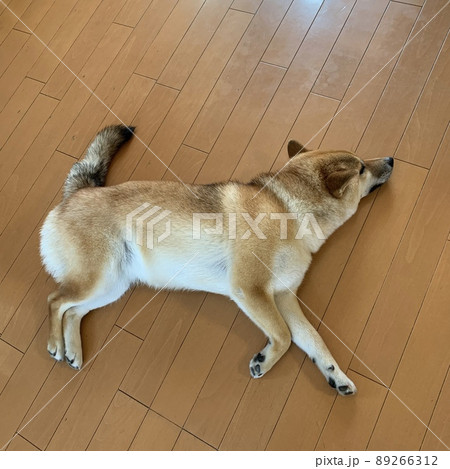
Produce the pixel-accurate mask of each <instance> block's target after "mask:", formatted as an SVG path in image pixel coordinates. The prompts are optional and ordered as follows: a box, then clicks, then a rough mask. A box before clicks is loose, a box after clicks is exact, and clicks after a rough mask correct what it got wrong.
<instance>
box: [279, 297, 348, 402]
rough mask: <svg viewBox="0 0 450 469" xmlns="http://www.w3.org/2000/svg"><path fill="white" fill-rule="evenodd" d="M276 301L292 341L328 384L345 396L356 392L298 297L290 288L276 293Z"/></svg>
mask: <svg viewBox="0 0 450 469" xmlns="http://www.w3.org/2000/svg"><path fill="white" fill-rule="evenodd" d="M275 302H276V304H277V306H278V309H279V310H280V312H281V314H282V316H283V318H284V319H285V321H286V322H287V324H288V326H289V329H290V331H291V334H292V341H293V342H294V343H295V344H296V345H298V346H299V347H300V348H301V349H302V350H303V351H305V352H306V353H307V354H308V356H309V357H310V358H311V360H312V361H313V363H315V364H316V365H317V367H318V368H319V370H320V371H321V372H322V374H323V375H324V376H325V378H326V379H327V381H328V384H329V385H330V386H331V387H332V388H335V389H336V390H337V391H338V393H339V394H341V395H343V396H347V395H350V394H354V393H355V392H356V386H355V385H354V384H353V382H352V381H351V380H350V379H349V378H348V377H347V376H346V375H345V373H344V372H343V371H342V370H341V369H340V368H339V366H338V364H337V363H336V360H335V359H334V358H333V356H332V355H331V353H330V351H329V350H328V347H327V346H326V345H325V342H324V341H323V339H322V337H320V335H319V333H318V332H317V331H316V329H315V328H314V327H313V326H312V325H311V323H310V322H309V321H308V319H306V317H305V315H304V314H303V311H302V309H301V308H300V305H299V304H298V300H297V297H296V296H295V295H294V294H293V293H292V292H291V291H289V290H288V291H284V292H280V293H278V294H276V295H275Z"/></svg>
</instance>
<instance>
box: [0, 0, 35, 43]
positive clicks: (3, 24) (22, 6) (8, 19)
mask: <svg viewBox="0 0 450 469" xmlns="http://www.w3.org/2000/svg"><path fill="white" fill-rule="evenodd" d="M5 3H6V4H7V6H8V8H6V7H5V9H4V10H3V11H2V12H1V15H0V43H1V42H3V40H4V39H5V37H6V36H7V35H8V34H9V33H10V31H11V29H12V28H13V27H14V25H15V24H16V22H17V17H20V16H21V15H23V13H24V12H25V11H26V9H27V8H28V6H29V5H30V3H31V0H12V1H10V2H5ZM11 12H12V13H11Z"/></svg>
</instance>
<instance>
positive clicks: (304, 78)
mask: <svg viewBox="0 0 450 469" xmlns="http://www.w3.org/2000/svg"><path fill="white" fill-rule="evenodd" d="M353 3H354V0H338V1H327V2H326V3H325V4H324V8H322V9H321V10H320V12H319V14H318V15H317V18H316V20H315V21H314V23H313V25H312V27H311V29H310V30H309V32H308V34H307V35H306V37H305V39H304V41H303V43H302V45H301V46H300V48H299V50H298V52H297V54H296V56H295V58H294V60H293V62H292V64H291V66H290V67H289V70H288V71H287V73H286V75H285V76H284V79H283V81H282V82H281V84H280V86H279V88H278V90H277V92H276V94H275V96H274V98H273V100H272V102H271V103H270V106H269V108H268V109H267V111H266V113H265V115H264V117H263V119H262V120H261V123H260V125H259V126H258V129H257V130H256V132H255V134H254V135H253V137H252V140H251V141H250V143H249V145H248V146H247V149H246V151H245V153H244V155H243V156H242V158H241V160H240V162H239V165H238V166H237V168H236V170H235V172H234V174H233V177H235V178H237V179H240V180H247V179H248V178H249V177H250V175H253V174H254V173H255V171H256V168H257V171H266V170H269V169H270V167H271V166H272V164H273V162H274V159H275V157H276V155H277V154H278V152H279V151H280V148H281V145H282V144H283V143H284V141H285V139H286V136H287V134H288V132H289V130H290V128H291V127H292V125H293V123H294V122H295V119H296V118H297V116H298V114H299V112H300V110H301V108H302V107H303V104H304V103H305V101H306V99H307V97H308V94H309V92H310V90H311V87H312V86H313V84H314V81H315V80H316V78H317V76H318V74H319V72H320V70H321V68H322V66H323V64H324V62H325V60H326V58H327V56H328V54H329V51H330V50H331V48H332V47H333V44H334V42H335V40H336V38H337V36H338V34H339V32H340V30H341V29H342V26H343V24H344V23H345V20H346V19H347V17H348V15H349V14H350V10H351V7H352V5H353ZM325 6H326V8H325ZM293 93H295V100H293V99H292V96H293Z"/></svg>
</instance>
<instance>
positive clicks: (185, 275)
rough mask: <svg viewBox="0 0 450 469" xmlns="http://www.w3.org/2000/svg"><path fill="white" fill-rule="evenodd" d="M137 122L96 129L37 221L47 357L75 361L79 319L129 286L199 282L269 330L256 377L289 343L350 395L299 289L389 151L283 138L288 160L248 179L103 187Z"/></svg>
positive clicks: (253, 364) (386, 166)
mask: <svg viewBox="0 0 450 469" xmlns="http://www.w3.org/2000/svg"><path fill="white" fill-rule="evenodd" d="M133 132H134V128H133V127H126V126H121V125H117V126H110V127H107V128H105V129H103V130H102V131H101V132H99V133H98V134H97V136H96V137H95V139H94V141H93V142H92V143H91V145H90V146H89V148H88V150H87V153H86V155H85V157H84V159H83V160H81V161H80V162H78V163H75V165H74V166H73V168H72V169H71V171H70V172H69V175H68V177H67V179H66V182H65V185H64V195H63V200H62V202H61V203H60V204H59V205H58V206H57V207H56V208H54V209H53V210H52V211H51V212H50V213H49V215H48V216H47V219H46V220H45V222H44V225H43V227H42V230H41V255H42V259H43V263H44V265H45V267H46V269H47V271H48V272H49V273H50V274H51V275H52V276H53V277H54V279H55V280H56V281H57V282H58V283H59V288H58V290H57V291H55V292H54V293H52V294H51V295H50V296H49V299H48V303H49V318H50V321H49V323H50V336H49V340H48V351H49V353H50V354H51V356H52V357H54V358H55V359H56V360H63V359H64V358H65V359H66V361H67V362H68V363H69V364H70V365H71V366H72V367H73V368H76V369H80V367H81V365H82V345H81V337H80V323H81V319H82V318H83V316H84V315H86V314H87V313H88V312H89V311H91V310H93V309H96V308H100V307H102V306H105V305H107V304H109V303H111V302H114V301H116V300H117V299H118V298H119V297H120V296H122V295H123V294H124V292H125V291H126V290H127V289H128V288H129V287H130V286H131V285H132V284H136V283H143V284H146V285H149V286H151V287H155V288H170V289H189V290H204V291H208V292H213V293H219V294H222V295H227V296H229V297H230V298H232V299H233V300H234V301H235V302H236V303H237V304H238V306H239V307H240V308H241V309H242V311H243V312H244V313H245V314H247V316H248V317H249V318H250V319H251V320H252V321H253V322H254V323H255V324H256V325H257V326H258V327H259V328H260V329H261V330H262V331H263V332H264V334H265V335H266V336H267V338H268V342H267V345H266V346H265V347H264V348H263V349H262V350H261V351H260V352H258V353H257V354H256V355H255V356H254V357H253V358H252V359H251V361H250V374H251V376H253V377H254V378H260V377H261V376H263V375H264V374H265V373H267V372H268V371H269V370H270V369H271V368H272V367H273V366H274V365H275V363H276V362H277V361H278V360H279V359H280V358H281V356H282V355H283V354H284V353H285V352H286V351H287V349H288V348H289V346H290V343H291V341H293V342H294V343H295V344H297V345H298V346H299V347H300V348H301V349H303V350H304V351H305V352H306V353H307V354H308V356H309V357H310V359H311V360H312V361H313V362H314V363H315V364H316V365H317V367H318V368H319V370H320V371H321V372H322V373H323V375H324V376H325V377H326V379H327V381H328V383H329V385H330V386H332V387H333V388H335V389H336V390H337V392H339V393H340V394H342V395H349V394H354V393H355V392H356V387H355V385H354V384H353V383H352V381H351V380H350V379H349V378H348V377H347V376H346V375H345V373H344V372H343V371H342V370H341V369H340V368H339V366H338V364H337V363H336V361H335V360H334V358H333V356H332V355H331V353H330V351H329V350H328V348H327V347H326V345H325V344H324V342H323V340H322V339H321V337H320V336H319V334H318V333H317V331H316V329H315V328H314V327H313V326H312V325H311V324H310V323H309V322H308V320H307V319H306V318H305V316H304V314H303V312H302V310H301V308H300V306H299V303H298V301H297V298H296V295H295V293H296V291H297V289H298V287H299V285H300V284H301V282H302V280H303V277H304V275H305V272H306V271H307V269H308V267H309V264H310V262H311V258H312V254H313V253H315V252H316V251H317V250H318V249H319V248H320V246H321V245H322V244H323V243H324V242H325V240H326V238H328V237H329V236H330V235H331V233H333V231H335V230H336V229H337V228H338V227H339V226H341V225H342V224H343V223H344V222H345V221H346V220H347V219H348V218H350V217H351V216H352V215H353V214H354V213H355V211H356V209H357V207H358V203H359V201H360V200H361V198H362V197H364V196H366V195H367V194H368V193H369V192H371V191H372V190H374V189H375V188H377V187H378V186H380V185H381V184H383V183H384V182H386V181H387V180H388V179H389V177H390V175H391V172H392V169H393V163H394V160H393V158H390V157H388V158H377V159H371V160H367V161H363V160H362V159H360V158H359V157H357V156H356V155H355V154H353V153H352V152H348V151H322V150H317V151H310V150H307V149H306V148H303V147H302V145H301V144H300V143H298V142H296V141H290V142H289V144H288V154H289V157H290V160H289V163H288V164H287V165H286V167H284V168H283V169H282V170H281V171H280V172H279V173H278V174H277V175H275V176H274V175H271V174H270V173H266V174H261V175H259V176H258V177H256V178H255V179H253V180H252V181H251V182H249V183H247V184H243V183H239V182H224V183H218V184H209V185H187V186H186V185H183V184H182V183H178V182H162V181H148V182H134V181H131V182H126V183H124V184H120V185H117V186H113V187H102V186H104V183H105V178H106V174H107V171H108V167H109V165H110V162H111V160H112V158H113V156H114V154H115V153H116V152H117V151H118V149H119V148H120V146H121V145H122V144H123V143H125V142H126V141H127V140H128V139H130V138H131V137H132V135H133ZM144 209H145V210H147V209H148V210H147V211H146V212H145V213H144V215H142V211H143V210H144ZM160 209H163V210H164V222H163V221H162V218H161V217H162V216H161V213H162V212H159V213H160V216H159V218H160V219H161V220H160V221H158V220H157V219H156V218H154V217H153V215H154V214H156V213H157V211H158V210H160ZM136 214H137V215H136ZM134 215H136V216H134ZM155 216H156V215H155ZM136 217H137V218H136ZM149 217H152V218H149ZM305 219H306V220H307V221H308V223H309V222H311V225H310V226H311V227H312V228H314V229H310V228H309V226H305V223H304V222H305ZM148 220H150V222H148ZM144 222H146V223H145V224H144ZM312 222H314V223H312Z"/></svg>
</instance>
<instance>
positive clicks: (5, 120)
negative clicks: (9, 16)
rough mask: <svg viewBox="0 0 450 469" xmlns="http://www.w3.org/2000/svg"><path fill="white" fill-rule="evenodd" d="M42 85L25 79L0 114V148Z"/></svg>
mask: <svg viewBox="0 0 450 469" xmlns="http://www.w3.org/2000/svg"><path fill="white" fill-rule="evenodd" d="M42 86H43V85H42V83H39V82H38V81H35V80H30V79H29V78H25V80H23V82H22V83H21V84H20V86H19V88H17V90H16V91H15V93H14V94H13V95H12V97H11V99H10V100H9V102H8V103H7V104H6V106H5V107H4V108H3V111H2V112H1V114H0V148H1V147H3V145H4V144H5V142H6V141H7V140H8V138H9V137H10V135H11V134H12V132H13V130H14V128H15V127H16V126H17V125H18V124H19V122H20V121H21V120H22V119H23V117H24V115H25V114H26V113H27V111H28V109H29V108H30V106H31V105H32V104H33V101H34V100H35V99H36V97H37V96H38V94H39V92H40V91H41V89H42ZM0 231H1V229H0Z"/></svg>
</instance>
